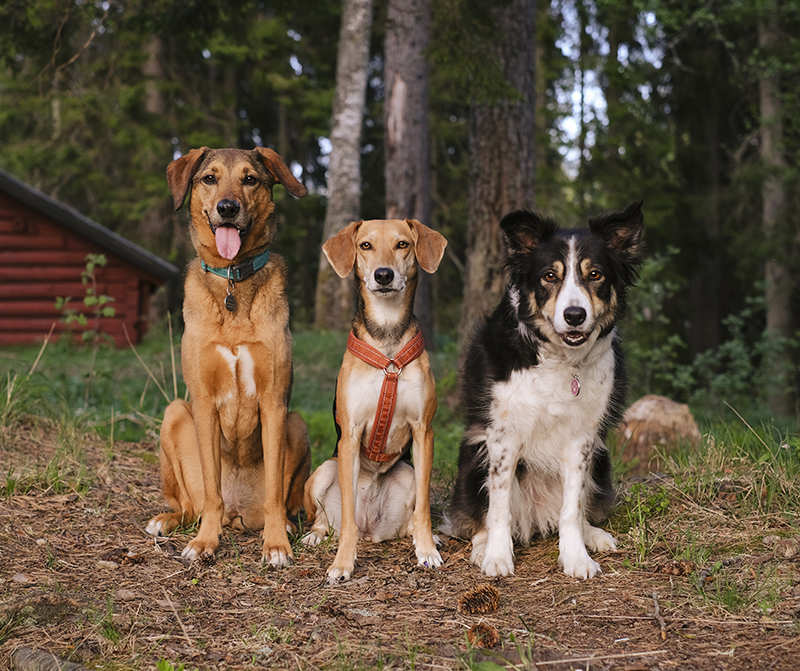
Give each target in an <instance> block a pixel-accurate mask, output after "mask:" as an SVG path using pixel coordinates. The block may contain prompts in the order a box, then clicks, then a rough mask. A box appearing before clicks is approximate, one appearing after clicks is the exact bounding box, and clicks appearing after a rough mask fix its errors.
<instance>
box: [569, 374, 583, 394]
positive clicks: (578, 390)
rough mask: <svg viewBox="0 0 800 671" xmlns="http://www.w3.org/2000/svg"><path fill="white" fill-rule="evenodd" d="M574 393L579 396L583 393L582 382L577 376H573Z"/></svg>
mask: <svg viewBox="0 0 800 671" xmlns="http://www.w3.org/2000/svg"><path fill="white" fill-rule="evenodd" d="M571 386H572V395H573V396H577V395H578V394H580V393H581V383H580V381H579V380H578V378H577V377H573V378H572V385H571Z"/></svg>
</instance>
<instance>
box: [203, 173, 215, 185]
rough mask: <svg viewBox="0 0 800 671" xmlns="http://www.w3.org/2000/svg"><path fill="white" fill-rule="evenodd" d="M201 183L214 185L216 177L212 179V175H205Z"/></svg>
mask: <svg viewBox="0 0 800 671" xmlns="http://www.w3.org/2000/svg"><path fill="white" fill-rule="evenodd" d="M203 181H204V182H205V183H206V184H214V183H215V182H216V181H217V178H216V177H214V175H205V176H204V177H203Z"/></svg>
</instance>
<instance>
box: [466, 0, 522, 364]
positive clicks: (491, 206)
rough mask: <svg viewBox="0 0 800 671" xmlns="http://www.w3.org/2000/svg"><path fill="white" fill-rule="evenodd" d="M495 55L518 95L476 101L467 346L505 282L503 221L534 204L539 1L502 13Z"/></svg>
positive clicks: (472, 115) (469, 217) (507, 8)
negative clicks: (490, 101)
mask: <svg viewBox="0 0 800 671" xmlns="http://www.w3.org/2000/svg"><path fill="white" fill-rule="evenodd" d="M494 16H495V20H496V23H497V28H498V33H499V34H500V35H502V37H503V39H501V40H498V42H497V46H496V53H495V54H494V56H495V57H497V58H499V60H500V62H501V64H502V66H503V72H504V75H505V78H506V80H507V81H508V83H509V84H510V85H511V86H513V87H514V89H515V90H516V92H517V94H518V98H516V99H513V100H509V99H506V100H500V101H497V102H494V103H473V105H472V108H471V113H470V139H469V153H470V159H469V160H470V168H469V203H468V212H467V249H466V279H465V284H464V302H463V304H462V308H461V322H460V325H459V350H460V352H461V355H462V356H463V354H464V352H465V347H464V345H465V344H466V342H468V339H469V338H470V336H471V334H472V331H473V330H474V328H475V326H476V322H478V321H479V320H480V319H481V318H482V317H483V316H484V315H485V314H486V313H487V312H488V311H490V310H491V309H493V308H494V306H495V305H496V303H497V302H498V300H499V298H500V294H501V292H502V289H503V285H504V276H503V255H504V248H503V241H502V233H501V232H500V227H499V223H500V219H501V218H502V217H503V216H504V215H505V214H507V213H508V212H511V211H513V210H518V209H531V208H533V205H534V182H535V174H534V165H535V153H534V146H535V143H534V134H535V127H534V122H535V118H534V117H535V89H534V86H535V77H534V74H535V72H534V70H535V57H536V51H535V0H513V2H511V3H510V4H508V5H505V6H504V7H503V8H502V9H497V10H494Z"/></svg>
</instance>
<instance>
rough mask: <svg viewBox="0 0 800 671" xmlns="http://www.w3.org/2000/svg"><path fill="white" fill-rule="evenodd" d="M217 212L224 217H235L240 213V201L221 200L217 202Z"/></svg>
mask: <svg viewBox="0 0 800 671" xmlns="http://www.w3.org/2000/svg"><path fill="white" fill-rule="evenodd" d="M217 213H218V214H219V216H220V217H222V218H223V219H233V218H234V217H235V216H236V215H237V214H239V203H237V202H236V201H235V200H229V199H227V198H226V199H225V200H221V201H219V202H218V203H217Z"/></svg>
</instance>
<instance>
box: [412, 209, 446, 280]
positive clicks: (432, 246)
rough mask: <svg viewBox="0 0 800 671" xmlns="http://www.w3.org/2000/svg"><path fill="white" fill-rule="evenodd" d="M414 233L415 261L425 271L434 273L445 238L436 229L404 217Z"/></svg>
mask: <svg viewBox="0 0 800 671" xmlns="http://www.w3.org/2000/svg"><path fill="white" fill-rule="evenodd" d="M406 223H407V224H408V225H409V226H410V227H411V231H412V232H413V234H414V253H415V254H416V256H417V263H419V267H420V268H422V269H423V270H424V271H425V272H426V273H434V272H436V269H437V268H438V267H439V264H440V263H441V262H442V257H443V256H444V250H445V247H447V240H446V239H445V237H444V236H443V235H442V234H441V233H439V232H438V231H434V230H433V229H432V228H429V227H428V226H426V225H425V224H423V223H422V222H420V221H417V220H416V219H406Z"/></svg>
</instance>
